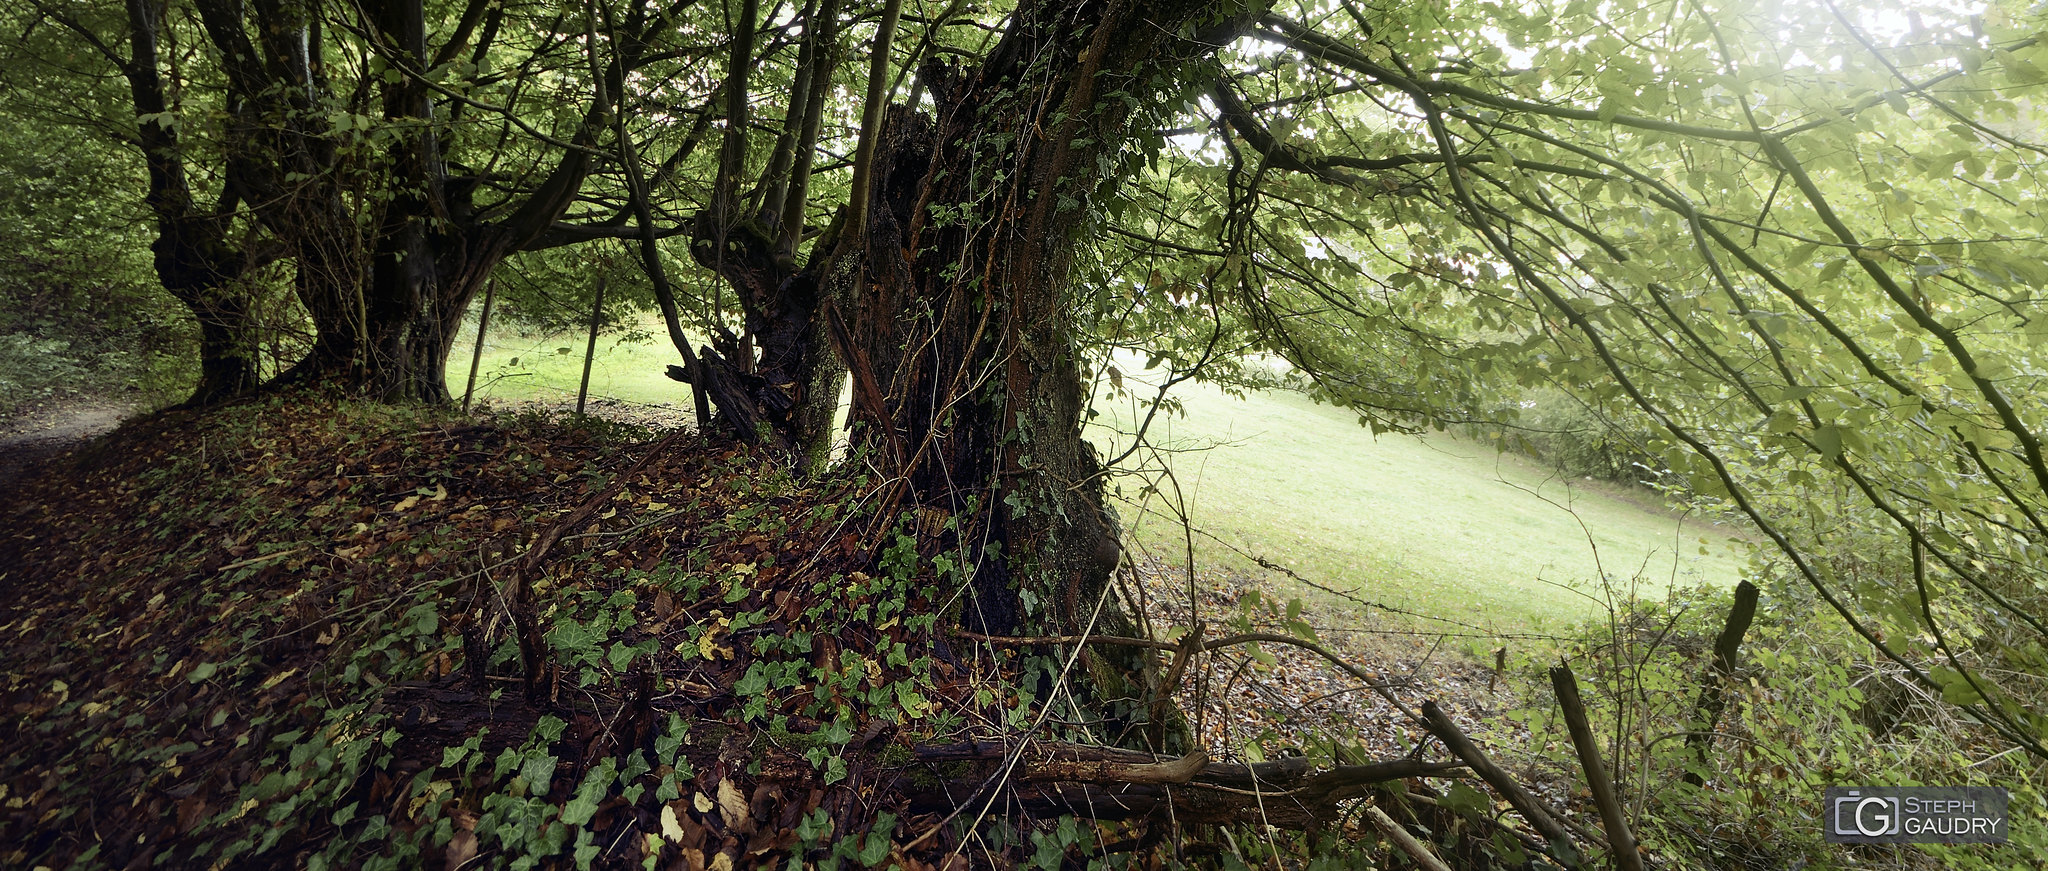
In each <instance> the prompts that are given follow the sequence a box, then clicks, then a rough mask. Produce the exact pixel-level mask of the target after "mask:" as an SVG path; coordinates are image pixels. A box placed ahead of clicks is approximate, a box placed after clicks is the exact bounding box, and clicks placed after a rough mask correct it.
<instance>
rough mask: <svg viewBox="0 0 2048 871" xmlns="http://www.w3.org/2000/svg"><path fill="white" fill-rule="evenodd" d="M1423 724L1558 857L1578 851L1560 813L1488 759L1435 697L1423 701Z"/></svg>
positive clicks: (1571, 854)
mask: <svg viewBox="0 0 2048 871" xmlns="http://www.w3.org/2000/svg"><path fill="white" fill-rule="evenodd" d="M1422 724H1423V726H1424V727H1425V728H1427V729H1429V732H1430V734H1432V735H1435V736H1436V737H1437V740H1439V741H1442V742H1444V746H1445V747H1448V748H1450V751H1451V753H1452V754H1453V755H1456V756H1457V757H1458V758H1459V759H1462V760H1464V761H1465V764H1466V765H1467V766H1468V767H1470V768H1471V769H1472V773H1474V774H1477V775H1479V777H1480V779H1481V780H1484V781H1486V783H1487V785H1489V786H1492V787H1493V789H1494V791H1495V792H1498V793H1500V794H1501V796H1502V797H1503V798H1506V799H1507V800H1508V803H1509V804H1511V805H1513V806H1514V808H1515V811H1516V812H1517V813H1519V814H1521V815H1522V819H1525V820H1528V821H1529V825H1531V826H1533V827H1535V829H1536V831H1537V832H1538V833H1540V834H1542V835H1543V839H1544V840H1546V841H1549V842H1550V844H1551V849H1552V854H1553V856H1554V857H1555V858H1558V859H1561V860H1562V859H1564V858H1565V857H1567V856H1576V855H1577V854H1578V850H1577V848H1576V847H1575V846H1574V845H1573V843H1572V837H1571V833H1570V832H1568V831H1566V830H1565V827H1564V824H1563V823H1562V822H1560V821H1559V818H1558V816H1556V815H1554V814H1552V813H1551V812H1550V810H1549V809H1547V808H1545V807H1544V806H1543V805H1542V804H1541V803H1540V802H1538V801H1537V800H1536V797H1535V796H1534V795H1531V794H1529V791H1528V790H1526V789H1523V788H1522V785H1521V784H1520V783H1517V782H1515V779H1514V778H1513V777H1510V776H1508V773H1507V772H1506V771H1504V770H1502V769H1501V767H1500V766H1498V765H1495V764H1494V763H1493V760H1491V759H1488V758H1487V757H1486V753H1485V751H1482V750H1480V749H1479V745H1477V744H1474V743H1472V739H1471V738H1468V737H1466V736H1465V732H1464V730H1462V729H1459V728H1458V724H1456V723H1453V722H1451V718H1450V717H1449V716H1447V715H1445V714H1444V711H1443V709H1442V708H1439V707H1437V704H1436V702H1435V701H1427V702H1423V703H1422Z"/></svg>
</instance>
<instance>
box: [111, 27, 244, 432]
mask: <svg viewBox="0 0 2048 871" xmlns="http://www.w3.org/2000/svg"><path fill="white" fill-rule="evenodd" d="M127 12H128V31H129V33H128V43H129V48H130V54H129V58H128V61H127V63H126V65H125V67H124V68H123V69H122V74H123V76H124V77H125V78H126V79H127V80H128V92H129V96H130V98H131V99H132V100H133V102H134V104H135V114H136V115H137V116H138V117H139V118H140V119H141V120H140V121H139V122H138V123H137V125H136V139H137V142H138V143H139V144H140V145H141V146H142V154H143V163H144V165H145V166H146V167H147V169H148V172H149V193H148V195H147V196H146V197H145V198H144V202H145V203H146V204H147V205H148V206H149V209H150V212H151V213H152V214H154V215H155V217H156V225H157V238H156V241H155V242H153V243H151V245H150V250H151V251H152V253H153V254H154V255H155V257H154V259H155V266H156V274H157V279H158V280H159V281H160V282H161V283H162V284H163V287H164V290H166V291H168V292H170V294H171V296H172V297H173V298H175V299H177V300H178V301H179V302H180V303H183V304H184V306H185V308H186V309H187V310H189V311H190V312H191V313H192V317H193V319H194V320H196V321H197V322H198V324H199V383H198V384H197V385H195V386H194V387H193V390H192V394H191V396H190V397H188V398H187V399H186V400H185V403H184V404H185V405H187V406H197V405H206V404H210V403H213V402H218V401H220V400H223V399H227V398H229V397H232V396H236V395H239V394H242V393H245V392H248V391H249V390H251V389H254V388H255V387H256V385H257V372H256V345H257V342H256V337H255V326H254V323H253V321H252V319H251V317H250V300H249V297H248V294H247V292H246V291H243V290H241V289H239V288H237V287H236V284H235V282H236V280H237V279H239V278H240V277H241V276H242V274H243V272H244V271H245V270H246V269H247V267H248V266H249V258H248V257H247V256H246V255H245V254H244V253H243V252H242V251H241V250H240V249H239V248H237V247H236V246H234V245H232V244H230V243H229V242H228V239H227V233H228V228H229V224H230V220H231V218H232V216H233V212H234V208H235V201H234V200H233V199H232V198H226V199H224V200H223V202H222V204H221V207H220V208H217V209H215V210H213V211H211V212H206V211H203V210H201V209H200V208H198V206H197V204H196V203H194V202H193V196H192V187H191V182H190V180H189V177H188V175H187V173H186V168H185V152H184V148H183V146H182V143H181V142H180V141H179V137H178V132H177V127H176V124H175V122H174V121H173V120H172V119H171V118H170V117H169V116H168V114H167V112H168V109H169V104H168V102H167V101H166V100H165V97H164V84H163V76H162V73H161V72H160V71H159V69H158V65H159V63H160V58H159V54H158V33H159V29H160V28H161V27H162V26H163V24H164V21H163V15H164V6H163V5H161V4H159V3H152V2H150V0H128V3H127Z"/></svg>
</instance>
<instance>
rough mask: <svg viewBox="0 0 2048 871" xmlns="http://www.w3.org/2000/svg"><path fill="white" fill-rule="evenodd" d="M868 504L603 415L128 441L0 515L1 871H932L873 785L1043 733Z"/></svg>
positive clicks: (312, 413) (937, 559)
mask: <svg viewBox="0 0 2048 871" xmlns="http://www.w3.org/2000/svg"><path fill="white" fill-rule="evenodd" d="M877 492H878V487H877V485H876V484H875V483H874V482H870V481H868V480H864V479H862V478H861V477H859V476H858V475H851V474H850V475H846V476H842V477H838V478H834V479H831V480H825V481H816V482H805V481H800V480H797V479H794V478H792V477H791V476H790V475H789V474H788V473H787V472H785V471H784V470H783V469H782V468H781V467H780V466H778V465H777V464H775V463H773V462H770V461H768V460H766V459H764V458H763V457H761V456H758V455H756V454H754V453H752V452H750V451H749V450H747V449H744V448H741V447H737V446H734V445H730V444H714V443H707V442H705V441H702V440H700V439H698V438H697V437H696V436H694V435H690V434H684V433H671V434H668V435H666V436H662V437H660V438H655V437H654V436H651V435H649V434H647V433H644V432H638V431H628V430H621V429H619V428H617V427H612V426H609V425H606V424H603V423H601V422H594V421H592V422H582V423H569V422H556V421H550V420H546V419H542V418H535V417H525V418H472V417H458V416H455V415H453V414H451V413H445V412H437V411H431V410H419V409H394V408H390V407H383V406H374V405H362V404H351V403H341V404H337V403H334V402H329V401H324V400H315V399H307V398H292V397H286V398H269V399H265V400H260V401H255V402H250V403H244V404H240V405H237V406H233V407H229V408H225V409H221V410H217V411H214V412H211V413H208V414H206V415H204V416H199V415H193V414H189V413H182V412H180V413H172V414H165V415H161V416H158V417H155V418H152V419H147V420H144V421H140V422H136V423H131V424H129V425H128V426H125V427H124V428H122V429H121V430H119V431H117V432H116V433H114V434H112V435H110V436H108V437H107V438H105V439H102V440H100V441H99V442H97V443H94V444H92V445H90V446H88V447H87V448H85V449H84V450H83V451H81V452H80V453H79V454H77V455H75V456H72V457H69V458H67V459H65V460H64V461H62V462H60V463H58V464H56V465H54V466H53V467H52V468H51V469H49V470H47V473H46V474H44V475H42V476H41V477H40V478H39V479H38V480H35V481H32V482H29V483H28V484H27V486H25V487H24V488H23V491H22V492H21V493H19V494H17V496H16V497H15V498H12V499H9V500H8V502H7V504H6V505H4V506H0V524H4V526H0V588H4V590H5V596H4V601H0V651H4V661H5V663H6V669H5V674H4V676H0V681H4V693H5V696H4V702H5V709H4V718H0V744H4V746H5V747H6V748H7V752H6V754H5V756H4V758H0V865H6V866H8V867H23V868H27V867H36V866H43V865H47V866H51V867H64V866H66V865H69V864H73V863H74V862H76V863H79V864H82V865H84V866H87V867H93V866H108V867H149V866H158V867H189V868H204V867H271V866H300V867H313V868H319V867H419V866H422V865H431V866H445V867H451V868H453V867H458V866H462V865H464V864H465V863H468V864H469V867H476V866H477V865H478V864H489V865H491V866H510V867H534V866H548V865H577V866H585V867H588V866H593V865H594V866H598V867H656V866H657V864H658V865H659V866H660V867H687V868H692V869H701V868H707V867H709V868H719V867H758V866H765V865H771V864H772V865H775V866H777V867H781V866H783V865H785V864H789V863H806V862H821V861H822V862H828V863H837V862H839V861H845V862H847V863H849V865H856V866H857V865H861V864H873V863H878V862H880V861H882V860H883V859H885V858H890V857H891V856H892V855H893V858H894V861H896V862H897V863H898V864H902V865H904V866H905V867H908V868H917V867H926V863H924V862H921V861H920V860H919V859H917V858H916V856H915V855H905V854H904V852H902V849H901V844H902V843H903V842H905V841H909V840H911V839H913V838H915V837H916V836H917V835H918V834H920V833H924V832H935V833H937V834H939V835H940V836H939V837H936V838H930V839H927V840H926V841H925V842H924V844H923V847H924V848H925V851H926V852H925V855H927V856H930V855H935V854H933V853H931V852H929V851H930V850H931V848H934V847H945V846H948V844H946V842H947V841H948V840H949V839H950V838H951V837H952V835H951V834H950V832H951V830H945V831H940V830H941V829H944V827H942V826H941V825H940V819H941V817H940V816H939V815H936V814H934V813H917V812H913V810H912V809H911V808H910V807H909V806H908V805H907V804H905V803H903V802H901V801H900V800H896V799H890V798H887V797H886V796H887V795H894V794H901V791H900V790H899V791H897V792H894V793H891V792H888V791H886V790H885V791H882V792H877V791H876V789H875V787H876V786H877V783H876V781H878V780H879V779H881V778H883V777H884V776H887V777H891V778H895V777H897V775H896V774H887V775H885V774H884V773H882V769H881V768H879V767H875V766H871V765H870V764H869V763H868V762H866V761H863V760H870V759H874V758H878V757H888V756H890V755H891V753H892V752H893V753H895V754H896V755H898V756H907V755H908V753H909V751H908V748H909V746H911V741H912V738H913V736H915V738H916V739H917V740H921V741H930V740H934V739H947V738H966V737H973V736H974V735H975V734H977V733H979V732H981V731H983V730H991V729H1000V728H1001V727H1003V726H1005V725H1006V724H1008V725H1011V726H1014V725H1018V724H1021V723H1022V722H1023V717H1024V712H1025V711H1026V710H1029V709H1030V707H1031V706H1032V704H1033V703H1032V700H1031V699H1030V698H1029V694H1028V693H1019V692H1018V691H1016V690H1015V689H1014V687H1015V686H1016V683H1015V682H1014V681H1010V680H1006V679H1002V678H1001V675H1003V674H1014V673H1015V672H1014V668H1015V667H1016V665H1017V664H1018V663H1019V662H1020V661H1021V658H1018V659H1008V660H1006V659H1005V658H1004V657H991V656H989V655H986V654H983V655H979V656H974V660H973V661H969V662H963V661H960V660H957V659H955V658H954V657H952V656H951V655H950V654H949V653H948V651H947V649H946V646H945V645H944V644H943V643H942V642H935V641H934V639H935V638H938V637H939V636H938V634H937V633H935V632H934V628H935V626H937V625H939V621H940V620H941V619H943V616H942V615H943V612H944V609H945V608H946V607H947V605H948V603H947V601H945V600H946V597H947V596H949V594H950V591H951V590H953V589H956V588H957V586H958V585H957V583H956V582H955V581H954V580H953V579H951V578H950V577H948V575H949V573H951V572H954V571H956V569H954V568H953V567H951V566H948V565H947V564H946V561H945V560H944V559H943V557H942V556H940V554H941V553H942V551H943V544H942V543H941V542H942V541H943V540H944V538H945V535H946V531H945V528H946V519H945V518H944V517H941V516H935V515H934V514H933V513H923V514H915V513H914V514H910V515H907V516H903V517H897V516H893V515H892V516H890V517H887V518H883V517H882V516H881V512H880V511H879V510H878V508H877V506H876V505H875V504H874V503H875V502H876V501H877V500H876V498H875V497H876V493H877ZM876 566H880V567H881V569H880V570H875V569H874V568H873V567H876ZM857 567H869V568H870V570H871V571H874V574H873V575H871V574H869V573H867V572H862V571H859V570H857ZM970 656H973V655H972V654H970ZM892 748H894V749H892ZM858 795H868V796H871V797H872V796H877V795H880V796H883V797H881V798H869V799H859V798H857V796H858ZM1041 840H1042V839H1041ZM1069 840H1071V839H1069ZM987 846H988V845H984V849H986V848H987ZM995 847H996V848H997V849H1001V847H1002V845H1000V844H997V845H995ZM472 860H475V861H472ZM678 863H680V864H678Z"/></svg>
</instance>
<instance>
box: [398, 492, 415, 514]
mask: <svg viewBox="0 0 2048 871" xmlns="http://www.w3.org/2000/svg"><path fill="white" fill-rule="evenodd" d="M418 504H420V497H419V495H418V494H414V495H411V496H407V497H405V498H404V499H400V500H398V504H397V505H393V506H391V510H393V511H409V510H411V509H412V507H413V506H414V505H418Z"/></svg>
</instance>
